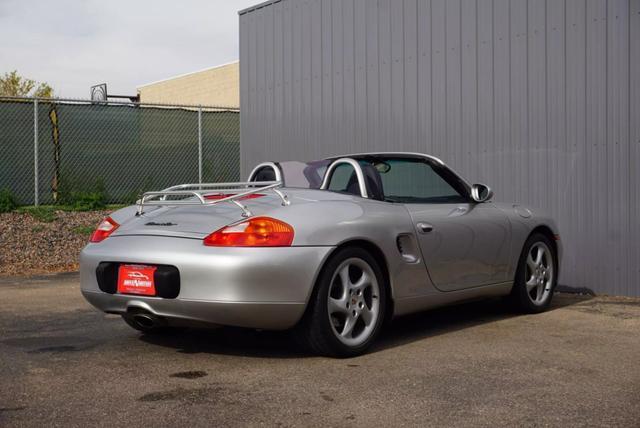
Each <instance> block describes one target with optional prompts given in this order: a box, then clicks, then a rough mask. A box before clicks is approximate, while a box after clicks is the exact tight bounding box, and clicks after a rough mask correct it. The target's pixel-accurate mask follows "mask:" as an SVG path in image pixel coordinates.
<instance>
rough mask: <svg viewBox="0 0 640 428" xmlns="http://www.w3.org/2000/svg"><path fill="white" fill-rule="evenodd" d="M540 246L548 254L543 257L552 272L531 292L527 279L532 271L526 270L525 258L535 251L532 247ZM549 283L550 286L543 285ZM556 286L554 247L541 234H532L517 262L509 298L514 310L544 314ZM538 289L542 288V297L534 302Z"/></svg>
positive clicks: (555, 254) (556, 257)
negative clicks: (550, 264) (549, 263)
mask: <svg viewBox="0 0 640 428" xmlns="http://www.w3.org/2000/svg"><path fill="white" fill-rule="evenodd" d="M540 244H542V245H544V246H545V247H546V249H548V251H549V253H550V254H549V255H548V256H545V258H548V260H547V262H552V263H553V265H552V272H551V274H550V278H547V279H546V281H545V279H541V281H542V284H541V285H539V286H537V287H536V288H535V289H533V290H528V288H527V281H528V279H531V275H532V270H531V268H528V264H527V258H528V257H529V254H530V253H532V251H535V250H534V247H538V246H539V245H540ZM543 248H544V247H543ZM543 267H544V262H543ZM527 277H530V278H527ZM549 283H550V286H547V285H545V284H549ZM557 285H558V254H557V252H556V247H555V245H554V243H553V242H552V241H551V239H549V237H548V236H546V235H544V234H542V233H534V234H533V235H531V236H530V237H529V238H528V239H527V241H526V242H525V244H524V247H523V249H522V254H520V259H519V260H518V269H517V270H516V277H515V280H514V284H513V289H512V291H511V296H510V297H511V301H512V303H513V305H514V306H515V308H516V309H517V310H518V311H520V312H524V313H528V314H536V313H540V312H544V311H546V310H547V309H549V306H550V305H551V300H552V299H553V293H554V291H555V289H556V286H557ZM539 287H542V288H543V290H542V296H541V300H540V301H536V298H535V297H537V296H534V294H536V293H537V291H538V288H539ZM546 290H548V291H546Z"/></svg>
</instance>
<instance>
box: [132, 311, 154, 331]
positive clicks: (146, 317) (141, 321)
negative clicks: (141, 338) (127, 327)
mask: <svg viewBox="0 0 640 428" xmlns="http://www.w3.org/2000/svg"><path fill="white" fill-rule="evenodd" d="M132 318H133V321H134V322H135V323H136V324H138V326H140V328H142V329H152V328H154V327H157V325H158V322H157V320H156V318H155V317H154V316H153V315H151V314H144V313H142V314H135V315H134V316H133V317H132Z"/></svg>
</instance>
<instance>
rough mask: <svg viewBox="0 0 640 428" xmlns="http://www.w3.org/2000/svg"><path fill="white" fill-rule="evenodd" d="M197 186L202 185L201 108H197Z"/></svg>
mask: <svg viewBox="0 0 640 428" xmlns="http://www.w3.org/2000/svg"><path fill="white" fill-rule="evenodd" d="M198 184H202V106H199V107H198Z"/></svg>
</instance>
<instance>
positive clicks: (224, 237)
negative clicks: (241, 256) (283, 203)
mask: <svg viewBox="0 0 640 428" xmlns="http://www.w3.org/2000/svg"><path fill="white" fill-rule="evenodd" d="M293 235H294V231H293V227H291V226H290V225H288V224H287V223H285V222H283V221H280V220H276V219H274V218H270V217H256V218H252V219H249V220H245V221H243V222H242V223H236V224H232V225H231V226H226V227H223V228H222V229H220V230H218V231H215V232H213V233H212V234H211V235H209V236H207V237H206V238H204V245H206V246H209V247H289V246H291V243H292V242H293Z"/></svg>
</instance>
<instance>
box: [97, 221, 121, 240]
mask: <svg viewBox="0 0 640 428" xmlns="http://www.w3.org/2000/svg"><path fill="white" fill-rule="evenodd" d="M118 226H120V225H119V224H118V223H116V222H115V221H114V220H113V219H112V218H111V217H107V218H105V219H104V220H102V223H100V225H98V228H97V229H96V230H95V232H93V234H92V235H91V242H102V241H104V240H105V239H107V238H108V237H109V235H111V234H112V233H113V232H114V231H115V230H116V229H117V228H118Z"/></svg>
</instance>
